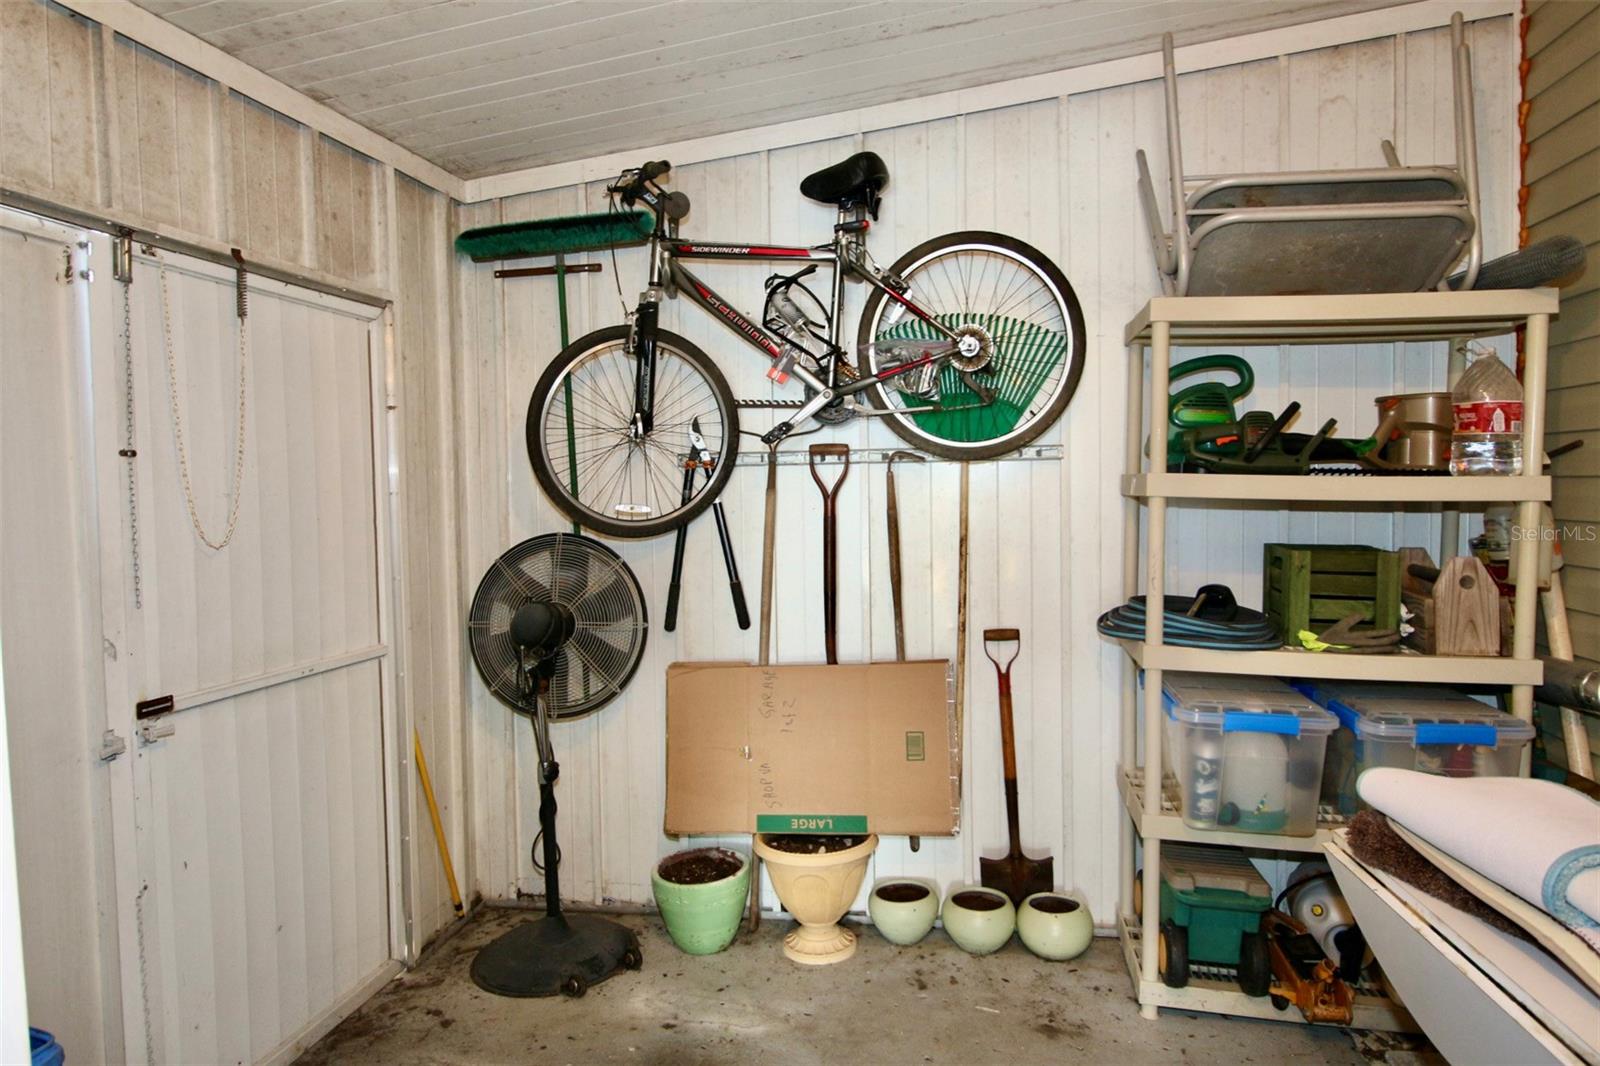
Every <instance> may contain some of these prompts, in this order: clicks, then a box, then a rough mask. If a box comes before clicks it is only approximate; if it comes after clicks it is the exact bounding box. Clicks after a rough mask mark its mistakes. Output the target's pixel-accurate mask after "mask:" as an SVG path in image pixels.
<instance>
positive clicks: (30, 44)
mask: <svg viewBox="0 0 1600 1066" xmlns="http://www.w3.org/2000/svg"><path fill="white" fill-rule="evenodd" d="M389 173H390V172H389V171H388V169H387V168H386V167H384V166H382V165H380V164H379V163H377V162H375V161H374V160H373V159H371V158H368V157H367V156H365V155H363V154H361V153H359V152H356V151H353V150H352V149H350V148H348V147H346V146H345V145H343V144H341V143H339V142H338V141H336V140H333V139H332V138H330V137H328V136H325V135H323V134H320V133H318V132H316V131H315V130H312V129H310V128H309V127H307V126H304V125H302V124H300V123H297V122H295V121H292V120H290V119H288V118H286V117H285V116H283V115H281V114H278V113H276V112H274V111H272V110H270V109H268V108H266V107H263V106H261V105H260V104H258V103H257V102H255V101H254V100H250V99H248V98H246V97H244V96H242V95H240V94H239V93H238V92H236V91H229V90H228V89H226V88H225V87H224V86H221V85H219V84H218V83H217V82H215V81H213V80H211V79H207V78H204V77H201V76H200V75H198V74H196V73H195V72H193V71H191V70H189V69H187V68H185V67H183V66H182V65H179V64H176V63H174V62H172V61H171V60H170V59H168V58H166V57H164V56H161V55H159V54H157V53H155V52H152V51H151V50H149V49H148V48H145V47H143V46H141V45H137V44H135V43H134V42H132V41H130V40H128V39H127V38H125V37H122V36H118V35H114V34H110V33H108V32H106V31H104V30H103V28H102V27H101V26H99V25H98V24H96V23H94V22H92V21H90V20H87V19H85V18H83V17H82V16H79V15H77V14H75V13H73V12H71V11H69V10H67V9H66V8H64V7H60V6H58V5H56V4H53V3H49V2H48V0H17V2H15V3H4V4H0V185H3V186H5V187H7V188H9V189H14V190H16V191H18V192H21V193H24V194H26V195H29V196H33V197H37V198H39V199H42V200H45V201H48V202H51V203H56V204H61V205H63V206H65V207H67V208H70V209H74V210H78V211H84V212H90V213H93V212H97V211H106V212H108V213H114V214H115V216H116V217H117V218H118V219H120V220H125V221H128V222H130V223H131V224H135V225H141V226H147V227H148V228H151V229H154V230H158V231H160V232H162V233H164V234H169V235H174V236H177V237H180V238H187V237H195V238H203V239H207V240H211V241H215V242H221V244H222V245H223V246H224V247H226V246H229V245H236V246H238V247H240V248H241V249H242V250H243V252H244V255H245V257H246V258H247V259H248V260H249V261H251V262H252V263H270V264H271V265H273V266H276V267H279V268H283V269H288V270H301V271H304V272H306V273H308V274H312V275H315V276H317V277H318V278H320V279H324V280H327V281H330V282H334V283H347V284H352V285H357V286H362V287H365V288H367V289H369V290H392V291H394V292H395V293H396V299H395V313H396V320H397V330H396V349H397V354H398V362H399V365H400V374H401V378H402V379H403V381H402V383H401V389H402V391H404V392H405V393H406V395H407V396H408V399H406V400H404V401H403V403H402V408H401V412H400V424H401V426H402V429H403V434H402V436H403V440H399V441H397V444H398V445H399V446H400V447H401V449H402V451H403V452H404V456H405V466H406V469H407V470H408V471H415V472H416V474H417V484H416V487H415V489H412V488H411V487H410V486H409V485H408V486H407V491H406V492H405V498H406V499H407V500H408V501H414V502H415V503H416V507H417V509H418V513H416V514H414V515H409V516H408V518H407V521H406V522H404V523H403V524H402V530H403V531H404V532H406V533H409V531H410V530H411V529H413V528H415V529H416V530H417V531H418V532H417V536H418V537H419V538H420V539H419V543H418V544H417V545H416V546H415V547H414V549H413V550H412V551H410V552H409V553H408V555H407V558H408V559H409V560H410V563H411V567H412V569H411V571H410V577H411V578H412V579H413V580H412V581H411V583H410V584H411V585H414V586H415V587H414V588H412V592H413V594H412V596H411V598H410V599H409V601H408V602H409V603H411V604H412V605H414V607H415V609H416V611H417V612H418V615H417V617H416V618H415V619H410V620H405V621H404V622H402V624H401V627H400V628H401V629H402V631H403V635H404V636H406V637H407V638H409V639H415V640H417V641H419V643H420V646H421V647H422V649H423V654H422V657H421V659H420V662H419V665H418V669H419V670H420V671H421V673H420V674H414V675H412V676H410V677H408V679H407V680H408V683H410V684H413V685H415V686H416V691H415V692H414V693H412V695H413V697H414V698H413V699H412V701H411V707H412V709H413V714H414V717H415V720H416V722H417V724H418V726H419V728H420V730H421V731H422V733H423V740H424V743H425V744H426V745H427V750H428V754H429V756H430V757H431V758H433V759H434V760H435V762H436V763H437V765H436V766H435V767H434V773H435V779H436V784H437V785H438V786H439V789H440V796H441V800H442V802H443V803H444V804H445V806H446V826H447V832H448V833H449V834H450V836H451V840H452V844H453V845H454V847H455V848H456V854H457V861H458V862H460V861H461V853H462V851H463V850H465V849H464V845H463V838H464V835H465V834H464V826H463V824H462V822H463V817H464V815H463V811H462V810H461V808H462V807H463V806H464V805H463V804H462V803H461V795H462V793H461V788H462V786H461V770H460V760H461V744H460V741H459V739H458V738H459V735H460V728H459V724H458V722H459V715H460V707H461V704H462V697H461V693H460V679H461V678H460V669H461V667H460V663H459V661H458V660H459V654H458V652H459V646H458V643H457V644H455V645H452V642H453V641H457V630H458V628H459V627H458V625H457V621H458V615H459V614H460V612H461V610H462V609H463V605H462V604H461V603H460V602H458V600H459V597H458V596H457V595H455V593H454V592H452V591H451V589H452V588H454V585H452V586H451V587H450V588H444V589H440V588H437V587H432V586H430V585H429V583H430V582H432V583H436V582H438V581H441V580H444V577H443V575H452V574H454V571H455V564H454V560H455V554H454V551H455V549H454V546H453V542H452V541H451V539H450V537H451V536H452V534H451V530H452V528H453V518H452V517H451V516H452V515H453V508H454V504H453V503H452V501H451V496H450V492H452V491H453V490H451V489H449V488H448V485H447V484H446V482H448V481H449V479H450V476H451V475H450V473H449V472H450V471H451V470H452V469H453V466H454V460H453V452H452V449H453V445H452V443H451V442H452V435H453V430H451V428H450V426H449V421H450V418H451V408H450V402H451V400H450V395H451V391H450V388H449V380H450V375H449V360H448V351H449V344H448V323H449V321H450V306H449V297H450V285H449V283H448V275H449V270H450V261H449V257H448V250H447V238H448V233H447V232H446V228H447V225H448V219H447V217H446V206H445V200H444V198H443V197H442V196H440V195H439V194H436V193H433V192H432V191H431V190H428V189H426V188H425V187H423V186H420V185H416V184H415V183H411V182H410V181H409V179H405V178H400V179H399V180H398V181H397V183H396V185H397V194H396V196H395V197H394V201H393V202H394V205H395V212H396V215H397V217H396V218H395V219H394V220H391V219H390V218H389V217H388V203H389V200H388V197H387V196H386V188H387V183H388V180H389ZM401 230H404V231H405V233H406V234H407V236H406V238H405V239H406V241H407V242H408V243H407V245H406V247H405V249H404V250H403V252H402V253H401V254H397V255H394V256H392V257H391V254H390V242H391V237H394V238H395V239H399V234H400V231H401ZM391 262H392V263H393V264H394V274H395V276H394V277H391ZM104 280H105V283H106V284H108V285H109V284H111V281H110V278H109V277H107V278H105V279H104ZM402 291H403V294H402ZM141 325H142V326H143V327H144V328H147V329H155V328H157V327H158V325H159V323H158V321H156V320H150V321H148V322H144V323H141ZM306 342H307V343H308V344H309V343H311V340H310V338H306ZM254 432H258V433H263V434H265V433H270V432H271V427H266V426H258V427H256V428H255V430H254ZM441 489H442V490H444V494H443V495H441V494H440V491H439V490H441ZM267 547H268V550H271V551H279V552H282V553H284V554H285V555H287V553H288V552H289V550H290V544H289V542H288V541H287V540H285V541H283V542H281V543H279V544H276V545H269V546H267ZM451 580H452V581H453V580H454V579H453V578H452V579H451ZM408 587H409V586H408ZM452 647H454V648H455V650H454V651H452ZM405 766H406V768H407V770H408V772H409V773H414V772H415V770H414V768H412V767H411V762H410V758H409V754H407V756H406V761H405ZM416 824H418V825H422V826H426V818H425V817H423V818H422V820H421V821H418V822H416ZM419 840H420V844H425V845H426V846H425V847H420V845H419V850H418V851H416V852H415V854H414V855H413V861H414V862H415V863H416V867H415V872H416V873H417V876H418V877H419V878H420V881H419V893H420V895H419V898H418V903H419V907H420V909H419V911H418V913H417V918H418V921H419V924H418V925H417V927H416V932H417V935H418V936H419V937H420V938H421V939H426V938H427V937H429V936H431V935H432V934H433V933H435V932H436V931H437V930H438V929H439V928H440V927H442V926H443V925H444V924H445V923H446V922H447V921H448V920H449V918H450V915H451V911H450V904H449V898H448V892H447V890H446V889H445V887H444V883H443V876H442V872H441V868H440V865H439V862H438V856H437V852H436V850H435V849H434V847H433V844H432V840H431V837H423V838H419Z"/></svg>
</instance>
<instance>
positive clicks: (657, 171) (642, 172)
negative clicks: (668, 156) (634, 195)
mask: <svg viewBox="0 0 1600 1066" xmlns="http://www.w3.org/2000/svg"><path fill="white" fill-rule="evenodd" d="M671 169H672V164H671V163H669V162H667V161H666V160H665V159H661V160H658V161H656V162H654V163H646V164H645V165H644V166H642V167H640V168H639V180H640V181H655V180H656V179H657V178H659V177H660V176H661V175H663V174H665V173H666V172H667V171H669V170H671Z"/></svg>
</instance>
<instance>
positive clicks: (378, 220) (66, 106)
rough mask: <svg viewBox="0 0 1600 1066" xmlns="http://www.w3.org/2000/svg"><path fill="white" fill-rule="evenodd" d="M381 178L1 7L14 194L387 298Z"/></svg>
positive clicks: (23, 11) (300, 132)
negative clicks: (107, 215) (236, 251)
mask: <svg viewBox="0 0 1600 1066" xmlns="http://www.w3.org/2000/svg"><path fill="white" fill-rule="evenodd" d="M108 52H109V54H107V53H108ZM383 171H384V168H383V167H382V166H381V165H380V164H379V163H377V162H376V161H375V160H372V159H369V158H367V157H366V156H364V155H362V154H360V153H359V152H354V151H352V150H350V149H349V148H346V147H344V146H343V145H341V144H338V143H337V142H334V141H331V140H329V139H328V138H326V137H323V136H321V135H319V134H317V133H316V132H315V131H313V130H311V129H310V128H309V127H306V126H304V125H302V124H300V123H298V122H295V121H294V120H292V119H289V118H286V117H285V116H283V115H280V114H277V113H276V112H274V111H272V110H270V109H269V108H266V107H263V106H261V105H260V104H258V103H256V102H255V101H253V100H250V99H247V98H246V97H244V96H241V95H240V94H239V93H237V92H233V91H230V90H228V89H227V88H226V87H224V86H222V85H219V84H218V83H217V82H215V81H213V80H212V79H209V78H206V77H203V76H201V75H199V74H196V73H195V72H194V71H192V70H189V69H188V68H186V67H184V66H182V65H180V64H177V63H174V62H173V61H172V60H170V59H168V58H167V57H165V56H163V55H160V54H158V53H156V52H153V51H151V50H150V49H148V48H146V47H144V46H143V45H139V44H136V43H134V42H133V41H130V40H129V39H127V38H126V37H122V36H118V35H114V34H108V33H104V32H102V28H101V27H100V25H99V24H97V23H95V22H93V21H91V20H89V19H86V18H84V17H83V16H81V15H79V14H77V13H75V12H73V11H69V10H68V9H66V8H64V7H61V6H59V5H56V4H53V3H50V2H49V0H15V2H10V3H6V4H4V5H0V184H3V185H5V186H6V187H7V188H12V189H16V190H17V191H19V192H22V193H26V194H28V195H30V196H36V197H39V198H41V199H44V200H48V201H51V202H54V203H60V204H65V205H68V206H71V207H75V208H82V209H87V210H95V209H99V210H105V211H115V212H117V213H118V215H119V217H122V218H126V219H128V220H129V221H132V222H136V223H137V224H139V225H143V226H148V227H149V228H152V229H157V230H160V231H162V232H168V233H180V232H181V233H182V234H188V235H196V236H199V237H204V238H209V239H212V240H215V241H220V242H223V243H225V244H229V245H237V246H238V247H240V248H242V249H243V250H244V253H245V256H246V257H247V258H250V259H252V260H256V261H262V262H265V261H270V262H272V263H273V264H274V265H278V266H283V267H286V268H300V269H304V270H308V271H315V272H319V273H321V274H325V275H327V276H329V277H331V278H335V279H339V280H344V281H348V282H350V283H354V284H357V285H362V286H367V287H373V288H382V287H384V286H385V285H386V284H387V280H388V279H387V255H386V252H385V243H384V242H385V240H386V237H385V231H384V226H383V219H382V197H381V196H380V195H379V190H380V188H381V184H382V181H383Z"/></svg>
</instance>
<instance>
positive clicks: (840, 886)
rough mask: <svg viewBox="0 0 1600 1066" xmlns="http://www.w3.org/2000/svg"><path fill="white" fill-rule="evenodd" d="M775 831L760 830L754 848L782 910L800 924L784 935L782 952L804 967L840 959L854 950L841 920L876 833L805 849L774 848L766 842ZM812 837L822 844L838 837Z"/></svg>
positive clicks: (860, 878)
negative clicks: (839, 846) (841, 844)
mask: <svg viewBox="0 0 1600 1066" xmlns="http://www.w3.org/2000/svg"><path fill="white" fill-rule="evenodd" d="M774 835H775V834H767V833H762V834H760V835H758V836H757V837H756V839H755V851H756V854H757V855H759V856H761V858H762V859H763V860H764V861H765V862H766V865H767V873H768V875H770V876H771V878H772V887H773V888H774V889H775V890H776V891H777V893H778V899H779V900H780V901H782V903H783V906H784V909H785V910H787V911H788V912H789V913H790V914H792V915H794V918H795V921H797V922H799V923H800V925H799V927H798V928H796V929H794V930H793V931H791V932H790V933H789V934H788V935H787V936H785V937H784V938H783V953H784V954H785V955H787V956H789V958H791V959H793V960H794V961H795V962H798V963H803V964H804V965H807V966H825V965H827V964H829V963H834V962H843V961H844V960H845V959H848V958H849V957H850V956H851V955H854V954H855V952H856V935H855V934H854V933H852V932H850V931H849V930H848V929H845V928H843V927H841V926H840V925H839V919H840V918H842V917H844V912H845V911H846V910H848V909H849V907H850V903H851V901H853V900H854V899H855V898H856V893H857V892H859V891H860V890H861V882H862V881H863V880H864V879H865V878H866V876H867V860H868V859H870V858H871V857H872V852H873V849H875V848H876V847H877V846H878V838H877V836H876V835H869V836H867V837H866V839H864V840H862V841H861V842H860V843H859V844H855V845H854V846H850V847H845V848H844V850H842V851H817V852H805V851H789V850H785V848H784V847H774V846H773V845H772V843H771V842H770V841H771V840H772V839H773V837H774ZM810 839H812V838H806V837H804V836H798V837H797V836H787V835H785V836H783V837H782V838H781V839H780V841H779V843H781V844H784V845H786V846H787V845H790V844H791V842H796V841H801V842H806V843H810ZM850 839H852V840H853V839H855V838H850ZM814 840H815V842H816V844H815V846H817V847H819V848H821V847H826V846H827V845H828V844H829V843H833V842H837V840H838V838H832V840H831V841H830V840H829V839H828V838H825V837H817V838H814ZM802 846H804V845H802Z"/></svg>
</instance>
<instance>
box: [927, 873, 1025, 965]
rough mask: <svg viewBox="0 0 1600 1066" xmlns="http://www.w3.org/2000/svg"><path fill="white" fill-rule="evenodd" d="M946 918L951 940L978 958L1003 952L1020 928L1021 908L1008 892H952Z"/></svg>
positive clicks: (947, 901) (987, 890) (947, 900)
mask: <svg viewBox="0 0 1600 1066" xmlns="http://www.w3.org/2000/svg"><path fill="white" fill-rule="evenodd" d="M942 917H943V918H944V931H945V932H947V933H949V934H950V939H951V940H954V941H955V942H956V943H957V944H958V945H960V947H961V948H962V950H964V951H969V952H971V953H972V954H974V955H987V954H989V953H990V952H992V951H999V950H1000V949H1001V948H1003V947H1005V945H1006V941H1008V940H1010V939H1011V934H1012V933H1013V932H1014V931H1015V930H1016V928H1017V909H1016V908H1015V907H1013V906H1012V905H1011V901H1010V900H1009V899H1007V898H1006V894H1005V893H1004V892H1000V891H997V890H995V889H992V888H964V889H961V890H960V891H958V892H952V893H950V895H949V896H947V897H946V898H945V901H944V911H943V913H942Z"/></svg>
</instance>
